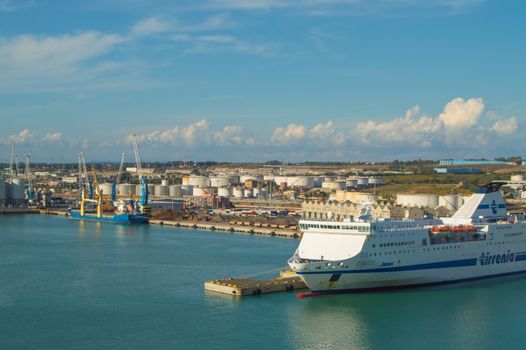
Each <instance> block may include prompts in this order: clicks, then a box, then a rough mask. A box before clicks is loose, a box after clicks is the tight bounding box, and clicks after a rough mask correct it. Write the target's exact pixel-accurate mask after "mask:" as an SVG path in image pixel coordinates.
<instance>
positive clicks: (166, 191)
mask: <svg viewBox="0 0 526 350" xmlns="http://www.w3.org/2000/svg"><path fill="white" fill-rule="evenodd" d="M169 195H170V187H168V186H166V185H156V186H155V196H156V197H168V196H169Z"/></svg>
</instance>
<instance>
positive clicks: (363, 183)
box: [358, 176, 369, 186]
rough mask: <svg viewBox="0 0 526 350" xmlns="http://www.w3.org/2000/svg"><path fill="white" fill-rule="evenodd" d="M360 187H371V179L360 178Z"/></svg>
mask: <svg viewBox="0 0 526 350" xmlns="http://www.w3.org/2000/svg"><path fill="white" fill-rule="evenodd" d="M358 186H369V178H368V177H363V176H362V177H359V178H358Z"/></svg>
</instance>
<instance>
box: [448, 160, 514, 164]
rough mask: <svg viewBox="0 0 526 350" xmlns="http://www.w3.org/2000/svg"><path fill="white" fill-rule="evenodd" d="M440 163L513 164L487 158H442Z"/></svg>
mask: <svg viewBox="0 0 526 350" xmlns="http://www.w3.org/2000/svg"><path fill="white" fill-rule="evenodd" d="M439 164H440V165H511V164H512V163H510V162H501V161H497V160H487V159H463V160H457V159H441V160H440V161H439Z"/></svg>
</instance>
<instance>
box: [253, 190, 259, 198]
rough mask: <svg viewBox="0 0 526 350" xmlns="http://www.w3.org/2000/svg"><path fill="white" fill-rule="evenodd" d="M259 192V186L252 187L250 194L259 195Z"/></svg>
mask: <svg viewBox="0 0 526 350" xmlns="http://www.w3.org/2000/svg"><path fill="white" fill-rule="evenodd" d="M259 193H260V191H259V188H253V189H252V195H253V196H254V197H259Z"/></svg>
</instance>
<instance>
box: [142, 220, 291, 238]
mask: <svg viewBox="0 0 526 350" xmlns="http://www.w3.org/2000/svg"><path fill="white" fill-rule="evenodd" d="M150 224H153V225H166V226H176V227H186V228H193V229H201V230H210V231H224V232H239V233H247V234H256V235H267V236H281V237H288V238H300V237H301V233H300V232H298V231H296V230H288V229H280V228H266V227H254V226H240V225H230V224H227V223H225V224H218V223H205V222H195V221H172V220H153V219H152V220H150Z"/></svg>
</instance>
